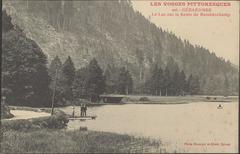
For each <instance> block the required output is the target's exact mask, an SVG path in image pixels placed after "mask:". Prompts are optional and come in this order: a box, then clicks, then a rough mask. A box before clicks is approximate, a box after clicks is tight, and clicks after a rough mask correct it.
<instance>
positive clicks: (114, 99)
mask: <svg viewBox="0 0 240 154" xmlns="http://www.w3.org/2000/svg"><path fill="white" fill-rule="evenodd" d="M124 97H125V96H124V95H100V100H102V101H103V102H104V103H121V101H122V99H123V98H124Z"/></svg>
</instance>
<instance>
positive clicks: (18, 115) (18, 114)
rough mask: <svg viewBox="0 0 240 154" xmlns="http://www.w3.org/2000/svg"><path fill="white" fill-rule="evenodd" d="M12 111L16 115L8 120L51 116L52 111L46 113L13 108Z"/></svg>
mask: <svg viewBox="0 0 240 154" xmlns="http://www.w3.org/2000/svg"><path fill="white" fill-rule="evenodd" d="M10 112H11V113H12V114H13V115H14V117H13V118H10V119H6V120H16V119H31V118H38V117H46V116H50V113H46V112H34V111H24V110H11V111H10Z"/></svg>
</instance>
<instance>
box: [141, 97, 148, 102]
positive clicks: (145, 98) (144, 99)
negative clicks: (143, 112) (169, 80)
mask: <svg viewBox="0 0 240 154" xmlns="http://www.w3.org/2000/svg"><path fill="white" fill-rule="evenodd" d="M139 101H142V102H145V101H150V100H149V98H148V97H141V98H140V99H139Z"/></svg>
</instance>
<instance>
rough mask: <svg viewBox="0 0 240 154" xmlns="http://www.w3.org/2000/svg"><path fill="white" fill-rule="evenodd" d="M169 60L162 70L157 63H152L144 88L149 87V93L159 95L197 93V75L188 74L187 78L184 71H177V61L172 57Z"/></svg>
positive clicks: (198, 89)
mask: <svg viewBox="0 0 240 154" xmlns="http://www.w3.org/2000/svg"><path fill="white" fill-rule="evenodd" d="M169 60H170V62H168V65H167V66H166V68H165V70H164V71H163V70H162V69H161V67H158V65H157V64H155V65H153V68H152V71H151V76H150V79H149V80H148V81H147V82H146V83H145V84H146V85H145V88H146V89H149V91H150V94H152V95H160V96H162V95H166V96H168V95H170V96H176V95H185V94H191V95H193V94H198V93H199V91H200V83H199V78H198V76H194V77H193V76H192V75H190V77H189V78H188V80H187V79H186V75H185V72H184V71H183V70H182V71H181V72H180V71H179V67H178V65H177V63H175V62H174V60H173V59H172V58H169ZM173 70H174V71H173ZM171 72H172V73H171Z"/></svg>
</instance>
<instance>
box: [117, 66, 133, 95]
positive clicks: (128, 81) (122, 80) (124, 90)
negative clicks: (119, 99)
mask: <svg viewBox="0 0 240 154" xmlns="http://www.w3.org/2000/svg"><path fill="white" fill-rule="evenodd" d="M117 79H118V82H117V92H118V93H119V94H130V93H131V92H132V89H133V80H132V76H131V74H130V72H129V71H128V70H126V68H125V67H122V68H120V70H119V75H118V78H117Z"/></svg>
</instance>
